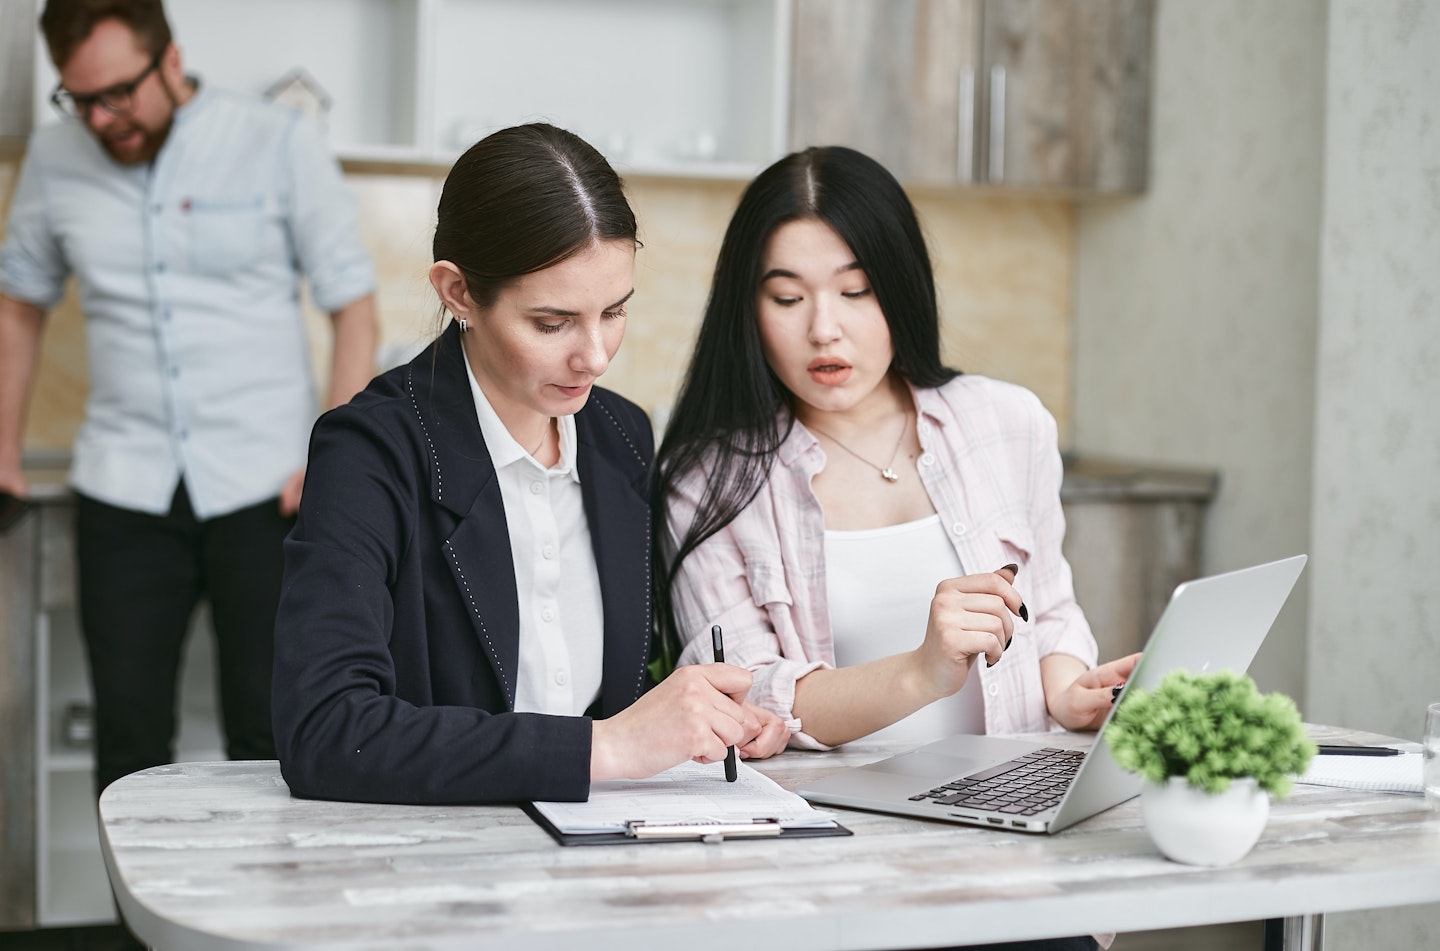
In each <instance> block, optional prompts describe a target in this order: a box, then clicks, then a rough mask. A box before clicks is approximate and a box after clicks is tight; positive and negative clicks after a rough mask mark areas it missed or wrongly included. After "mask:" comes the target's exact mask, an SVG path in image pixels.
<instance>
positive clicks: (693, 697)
mask: <svg viewBox="0 0 1440 951" xmlns="http://www.w3.org/2000/svg"><path fill="white" fill-rule="evenodd" d="M749 690H750V671H748V670H746V669H744V668H743V667H735V666H733V665H730V664H693V665H690V666H686V667H681V668H679V669H678V670H676V671H675V672H674V673H672V674H671V675H670V676H669V677H666V678H665V679H664V680H663V681H661V682H660V683H659V684H658V685H657V686H656V687H655V688H654V689H653V690H651V691H650V692H649V693H647V694H645V695H644V696H642V697H641V698H640V699H639V700H637V701H635V703H633V704H632V705H630V706H629V707H627V708H626V709H624V710H622V711H620V712H619V713H617V714H615V715H614V716H613V717H610V718H609V719H606V720H596V721H594V727H593V730H594V732H593V734H592V736H591V747H590V779H591V780H592V781H595V780H601V779H643V778H645V777H647V776H653V775H655V774H656V773H658V772H660V771H661V770H666V769H669V768H670V767H671V766H674V765H676V764H678V763H683V762H684V761H686V760H694V761H695V762H697V763H718V762H720V761H721V760H723V759H725V751H726V748H727V747H730V746H742V748H743V745H744V744H746V743H752V742H754V741H755V740H756V738H757V737H759V736H760V735H761V734H762V730H763V727H764V725H763V724H762V723H761V722H760V719H759V718H758V717H757V716H756V713H755V708H754V707H751V706H749V705H748V704H746V703H745V702H744V700H745V695H746V693H748V692H749ZM782 727H783V724H782Z"/></svg>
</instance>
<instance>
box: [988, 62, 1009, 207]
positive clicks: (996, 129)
mask: <svg viewBox="0 0 1440 951" xmlns="http://www.w3.org/2000/svg"><path fill="white" fill-rule="evenodd" d="M986 178H987V179H988V180H989V181H992V182H996V183H999V182H1003V181H1004V180H1005V67H1004V66H991V67H990V167H989V168H988V169H986Z"/></svg>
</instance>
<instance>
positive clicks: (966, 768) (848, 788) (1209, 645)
mask: <svg viewBox="0 0 1440 951" xmlns="http://www.w3.org/2000/svg"><path fill="white" fill-rule="evenodd" d="M1304 567H1305V556H1304V555H1295V556H1294V557H1291V558H1286V559H1284V560H1282V561H1275V562H1271V563H1269V564H1264V565H1257V566H1256V567H1254V568H1245V569H1242V570H1240V571H1232V572H1229V573H1227V574H1222V575H1215V576H1213V577H1210V578H1200V579H1197V580H1195V581H1187V582H1185V583H1184V584H1182V585H1180V586H1179V587H1178V588H1176V589H1175V593H1174V594H1172V595H1171V596H1170V602H1169V603H1168V604H1167V605H1166V606H1165V611H1164V612H1163V613H1162V614H1161V615H1160V620H1159V621H1157V622H1155V630H1154V632H1152V633H1151V635H1150V640H1149V642H1148V643H1146V645H1145V654H1144V656H1143V657H1142V658H1141V659H1140V663H1139V664H1137V665H1136V667H1135V671H1134V673H1133V674H1132V675H1131V677H1130V679H1129V681H1128V682H1127V683H1126V684H1125V687H1124V690H1129V689H1131V688H1132V687H1136V686H1139V687H1144V688H1146V689H1151V688H1153V687H1155V685H1156V684H1158V683H1159V682H1160V680H1161V678H1163V677H1164V676H1165V675H1166V674H1167V673H1169V672H1170V671H1172V670H1189V671H1194V672H1197V673H1198V672H1204V671H1214V670H1233V671H1237V672H1243V671H1244V670H1245V669H1246V668H1248V667H1249V666H1250V661H1251V660H1253V659H1254V658H1255V652H1256V651H1258V650H1259V649H1260V642H1261V641H1263V640H1264V639H1265V634H1266V633H1267V632H1268V631H1269V630H1270V625H1271V624H1273V623H1274V621H1275V616H1276V615H1278V614H1279V613H1280V608H1281V607H1282V606H1283V605H1284V604H1285V599H1286V598H1288V597H1289V596H1290V590H1291V589H1292V588H1293V587H1294V586H1295V581H1296V579H1298V578H1299V577H1300V571H1301V569H1302V568H1304ZM1124 690H1122V691H1121V693H1120V699H1124V696H1125V694H1124ZM1117 705H1118V701H1117ZM1113 716H1114V709H1113V708H1112V710H1111V713H1110V715H1109V716H1107V717H1106V719H1105V724H1106V725H1108V724H1109V722H1110V718H1111V717H1113ZM1104 729H1105V727H1104V726H1102V727H1101V736H1099V737H1097V738H1096V740H1095V744H1094V745H1093V746H1092V747H1091V750H1090V752H1089V753H1082V752H1080V751H1077V750H1067V749H1063V748H1061V747H1058V746H1046V745H1045V744H1043V743H1036V742H1034V741H1033V740H1011V739H1005V738H1004V737H997V736H971V735H965V736H952V737H949V738H948V739H944V740H939V741H938V742H935V743H930V744H928V745H926V746H922V747H920V748H919V749H917V750H914V751H912V752H910V753H903V754H901V755H899V756H892V757H890V758H889V759H886V760H881V761H880V762H878V763H871V764H869V765H867V766H857V767H853V768H851V769H846V770H842V771H841V772H839V773H833V774H831V775H829V776H827V777H825V778H824V779H821V780H818V781H816V782H814V783H811V784H810V785H809V786H808V787H807V788H805V789H801V790H799V792H800V795H802V796H804V797H805V798H806V799H809V800H811V801H812V802H817V803H822V804H825V805H831V806H847V807H849V808H851V809H869V810H872V811H874V812H889V813H898V814H900V815H906V816H919V817H921V818H924V819H941V820H945V821H948V822H960V823H965V824H968V825H978V826H987V827H990V828H997V829H1014V830H1018V831H1021V832H1059V831H1060V830H1061V829H1064V828H1066V827H1067V826H1071V825H1074V824H1075V823H1077V822H1079V821H1080V820H1082V819H1088V818H1090V817H1091V816H1093V815H1095V814H1096V813H1097V812H1101V811H1103V810H1105V809H1109V808H1110V807H1111V806H1114V805H1117V804H1119V803H1122V802H1124V801H1125V800H1127V799H1129V798H1131V797H1132V796H1135V795H1137V794H1139V792H1140V783H1141V780H1140V778H1139V777H1138V776H1136V775H1134V774H1132V773H1127V772H1125V771H1124V770H1122V769H1121V768H1120V767H1119V766H1118V765H1116V763H1115V760H1114V759H1113V758H1112V757H1111V756H1110V748H1109V746H1108V745H1106V743H1105V742H1104V737H1103V734H1104Z"/></svg>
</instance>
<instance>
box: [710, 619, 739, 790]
mask: <svg viewBox="0 0 1440 951" xmlns="http://www.w3.org/2000/svg"><path fill="white" fill-rule="evenodd" d="M710 646H711V647H713V648H715V663H717V664H723V663H725V639H724V638H723V637H722V636H721V635H720V625H718V624H712V625H711V626H710ZM739 778H740V774H739V773H738V772H737V771H736V767H735V747H733V746H730V747H727V748H726V749H725V781H726V782H727V783H733V782H734V781H735V780H737V779H739Z"/></svg>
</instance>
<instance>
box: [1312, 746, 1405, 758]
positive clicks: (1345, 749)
mask: <svg viewBox="0 0 1440 951" xmlns="http://www.w3.org/2000/svg"><path fill="white" fill-rule="evenodd" d="M1403 752H1405V751H1404V750H1397V749H1395V748H1394V747H1393V746H1326V745H1325V744H1324V743H1321V744H1320V755H1321V756H1399V755H1400V754H1401V753H1403Z"/></svg>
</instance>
